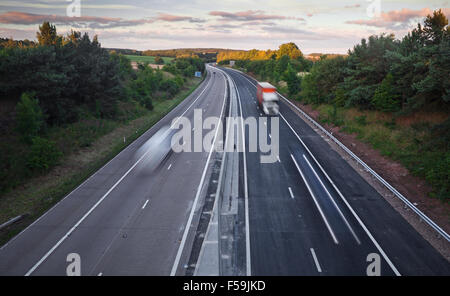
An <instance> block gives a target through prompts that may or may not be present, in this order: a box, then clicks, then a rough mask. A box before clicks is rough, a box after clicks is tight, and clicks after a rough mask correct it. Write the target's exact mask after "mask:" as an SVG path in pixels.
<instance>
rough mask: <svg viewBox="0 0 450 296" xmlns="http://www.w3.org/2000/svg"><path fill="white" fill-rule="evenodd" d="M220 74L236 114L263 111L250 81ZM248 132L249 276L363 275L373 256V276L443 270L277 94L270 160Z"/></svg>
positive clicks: (236, 74)
mask: <svg viewBox="0 0 450 296" xmlns="http://www.w3.org/2000/svg"><path fill="white" fill-rule="evenodd" d="M225 71H226V72H227V73H228V74H229V75H231V77H232V78H233V80H234V83H235V84H236V87H237V91H238V94H239V98H240V104H241V105H242V115H243V117H244V118H247V117H251V116H254V117H258V116H261V115H262V116H264V115H263V114H262V111H261V110H260V109H259V108H258V105H257V101H256V88H255V86H254V85H255V81H254V80H253V79H251V78H250V77H247V76H246V75H243V74H242V73H239V72H237V71H234V70H230V69H225ZM267 122H268V123H267V124H268V125H269V123H270V118H268V120H267ZM270 131H271V129H270V127H269V128H268V131H267V133H270ZM248 136H249V135H248V131H246V139H247V141H246V145H247V146H246V161H247V164H246V165H247V179H248V180H247V182H248V215H249V217H248V220H249V225H248V229H249V232H250V236H249V237H250V239H249V245H250V252H249V253H250V254H247V256H250V259H251V260H250V265H251V268H250V270H251V271H250V272H251V275H366V274H367V271H368V270H369V272H370V271H372V272H373V265H371V263H373V262H375V261H374V258H375V257H377V258H380V271H381V275H449V274H450V265H449V263H448V262H447V260H446V259H445V258H443V257H442V256H441V255H440V254H439V253H438V252H437V251H436V250H435V249H434V248H433V247H432V246H431V245H430V244H429V243H428V242H427V241H425V240H424V239H423V238H422V237H421V236H420V235H419V234H418V233H417V232H416V231H415V230H414V229H413V228H412V226H411V225H409V224H408V223H407V222H406V221H405V220H404V219H403V218H402V217H401V216H400V214H398V213H397V212H396V211H395V210H394V209H393V208H392V207H391V206H390V205H389V204H388V203H387V202H386V201H385V200H384V198H383V197H382V196H380V195H379V194H378V193H377V192H376V191H375V189H374V188H373V187H371V186H370V185H369V184H368V183H367V182H366V181H365V180H364V179H363V178H362V177H361V176H360V175H359V174H358V173H357V172H355V171H354V169H353V168H352V167H350V165H349V164H347V163H346V161H345V160H343V159H342V158H341V157H340V156H339V155H338V154H337V153H336V152H335V151H334V150H332V148H331V147H330V146H329V145H328V144H327V143H326V142H325V139H323V138H322V137H321V136H319V135H318V134H317V133H316V132H315V131H314V130H313V129H312V128H311V127H310V126H309V125H307V124H306V123H305V122H304V121H303V120H302V119H300V118H299V117H298V115H297V114H296V113H295V112H294V111H293V109H291V107H290V106H289V104H288V103H287V102H286V101H285V100H284V99H281V101H280V115H279V143H280V145H279V146H280V153H279V159H278V161H277V162H275V163H270V164H263V163H261V162H260V153H252V152H248V151H249V147H248ZM269 139H270V136H269ZM369 265H370V266H369Z"/></svg>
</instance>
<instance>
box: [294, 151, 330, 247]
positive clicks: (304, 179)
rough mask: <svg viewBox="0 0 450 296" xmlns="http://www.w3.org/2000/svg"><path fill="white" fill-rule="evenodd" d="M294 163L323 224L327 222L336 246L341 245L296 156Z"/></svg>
mask: <svg viewBox="0 0 450 296" xmlns="http://www.w3.org/2000/svg"><path fill="white" fill-rule="evenodd" d="M291 158H292V161H294V164H295V166H296V167H297V170H298V171H299V173H300V175H301V176H302V179H303V182H305V185H306V187H307V188H308V191H309V194H311V196H312V198H313V200H314V204H315V205H316V207H317V209H318V210H319V213H320V216H321V217H322V220H323V222H325V225H326V226H327V229H328V231H329V232H330V234H331V237H332V238H333V241H334V243H335V244H339V242H338V240H337V238H336V235H335V234H334V231H333V229H332V228H331V225H330V223H328V220H327V218H326V217H325V214H324V213H323V211H322V208H321V207H320V205H319V202H318V201H317V199H316V196H315V195H314V192H313V191H312V189H311V187H310V186H309V183H308V181H306V178H305V176H304V175H303V172H302V170H301V169H300V166H299V165H298V163H297V161H296V160H295V158H294V156H293V155H292V154H291Z"/></svg>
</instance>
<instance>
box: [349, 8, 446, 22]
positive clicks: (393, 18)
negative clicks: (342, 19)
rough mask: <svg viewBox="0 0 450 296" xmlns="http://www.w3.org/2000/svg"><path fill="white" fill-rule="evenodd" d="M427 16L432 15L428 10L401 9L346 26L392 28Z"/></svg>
mask: <svg viewBox="0 0 450 296" xmlns="http://www.w3.org/2000/svg"><path fill="white" fill-rule="evenodd" d="M442 12H443V13H444V14H445V15H447V16H448V15H449V14H450V9H449V8H443V9H442ZM429 14H433V11H432V10H431V9H429V8H423V9H420V10H412V9H408V8H403V9H401V10H392V11H389V12H382V13H381V14H380V16H379V17H377V18H373V19H369V20H353V21H347V22H346V23H347V24H356V25H366V26H372V27H392V26H393V25H395V24H398V23H403V24H406V25H407V24H408V22H409V21H410V20H412V19H416V18H420V17H426V16H427V15H429Z"/></svg>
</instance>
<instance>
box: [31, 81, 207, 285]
mask: <svg viewBox="0 0 450 296" xmlns="http://www.w3.org/2000/svg"><path fill="white" fill-rule="evenodd" d="M210 81H211V80H209V81H208V84H207V85H206V87H205V88H204V89H203V90H202V91H201V92H200V94H199V95H198V96H197V98H196V99H195V100H194V101H193V102H192V103H191V104H190V105H189V107H188V108H187V109H186V110H185V111H184V112H183V114H181V116H179V117H178V119H177V120H176V121H175V122H174V124H176V123H177V122H178V120H179V119H180V118H181V117H183V115H184V114H185V113H186V112H187V111H188V110H189V109H190V108H191V106H192V105H193V104H194V103H195V102H196V101H197V100H198V99H199V98H200V96H201V95H202V94H203V93H204V92H205V90H206V89H207V88H208V85H209V83H210ZM148 152H149V150H148V151H146V152H145V153H144V154H143V155H142V156H141V157H140V158H139V159H138V160H137V161H136V162H135V163H134V164H133V165H132V166H131V168H130V169H128V171H126V173H125V174H124V175H123V176H122V177H121V178H120V179H119V180H118V181H117V182H116V183H114V185H113V186H112V187H111V188H110V189H109V190H108V191H107V192H106V193H105V194H104V195H103V196H102V197H101V198H100V199H99V200H98V201H97V202H96V203H95V204H94V205H93V206H92V207H91V208H90V209H89V210H88V211H87V212H86V213H85V214H84V215H83V217H81V219H80V220H78V222H77V223H75V225H74V226H72V228H70V229H69V231H68V232H67V233H66V234H65V235H64V236H63V237H62V238H61V239H60V240H59V241H58V242H57V243H56V244H55V245H54V246H53V247H52V248H51V249H50V250H49V251H48V252H47V253H45V255H44V256H42V258H41V259H40V260H39V261H38V262H37V263H36V264H35V265H33V267H31V268H30V270H28V271H27V273H26V274H25V276H29V275H30V274H32V273H33V272H34V271H35V270H36V269H37V268H38V267H39V266H40V265H41V264H42V262H44V261H45V260H46V259H47V258H48V257H49V256H50V255H51V254H52V253H53V252H54V251H55V250H56V248H58V247H59V246H60V245H61V244H62V243H63V242H64V241H65V240H66V239H67V238H68V237H69V236H70V235H71V234H72V232H74V231H75V229H77V227H78V226H79V225H80V224H81V223H82V222H83V221H84V220H85V219H86V218H87V217H88V216H89V215H90V214H91V213H92V212H93V211H94V210H95V209H96V208H97V207H98V205H99V204H100V203H102V201H103V200H104V199H105V198H106V197H107V196H108V195H109V194H110V193H111V191H113V190H114V189H115V188H116V187H117V185H119V183H120V182H122V180H123V179H125V177H126V176H128V174H129V173H130V172H131V171H132V170H133V169H134V168H135V167H136V166H137V165H138V164H139V163H140V162H141V161H142V159H144V157H145V156H147V154H148Z"/></svg>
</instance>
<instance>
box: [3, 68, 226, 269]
mask: <svg viewBox="0 0 450 296" xmlns="http://www.w3.org/2000/svg"><path fill="white" fill-rule="evenodd" d="M225 86H226V85H225V80H224V77H223V75H222V74H217V75H212V73H211V72H210V71H208V74H207V77H206V78H205V80H204V82H203V83H202V84H201V85H200V86H199V87H198V88H197V89H196V90H195V91H194V92H193V93H192V94H191V95H190V96H189V97H188V98H186V99H185V100H184V101H183V102H182V103H181V104H179V105H178V106H177V107H176V108H174V109H173V110H172V111H171V112H170V113H169V114H168V115H167V116H166V117H164V118H163V119H162V120H161V121H159V122H158V123H157V124H156V125H154V126H153V127H152V128H151V129H150V130H148V131H147V132H146V133H145V134H143V135H142V136H141V137H140V138H138V139H137V140H136V141H135V142H133V143H132V144H130V145H129V146H128V147H127V148H126V149H125V150H123V151H122V152H121V153H120V154H119V155H118V156H116V157H115V158H114V159H112V160H111V161H110V162H109V163H107V164H106V165H105V166H104V167H103V168H101V169H100V170H99V171H98V172H96V173H95V174H94V175H93V176H91V177H90V178H89V179H88V180H87V181H86V182H84V183H83V184H82V185H81V186H79V187H78V188H77V189H75V190H74V191H73V192H72V193H70V194H69V195H68V196H67V197H65V198H64V199H63V200H62V201H60V202H59V203H58V204H57V205H56V206H55V207H54V208H52V209H51V210H50V211H48V212H47V213H46V214H45V215H44V216H43V217H41V218H40V219H39V220H37V222H35V223H34V224H32V225H31V226H30V227H28V228H27V229H26V230H25V231H23V232H22V233H21V234H19V235H18V236H16V237H15V238H14V239H12V240H11V241H10V242H9V243H8V244H7V245H5V246H3V247H2V248H1V249H0V274H1V275H65V274H66V268H67V266H68V265H69V263H68V262H67V255H68V254H70V253H77V254H79V256H80V263H81V264H80V265H81V275H169V274H170V273H171V272H172V268H173V266H174V262H175V260H176V259H177V255H178V253H179V250H183V249H184V248H180V246H181V245H182V244H183V247H184V245H188V244H189V238H188V236H187V235H185V233H186V234H187V233H188V231H185V229H186V225H187V222H188V220H195V217H193V215H191V213H193V212H194V211H191V209H192V208H193V205H194V204H200V202H201V201H199V200H200V196H201V194H200V193H201V192H200V191H201V190H202V184H203V183H204V179H206V177H207V174H206V172H207V171H208V168H209V165H210V161H209V160H210V158H211V157H210V154H211V153H209V151H204V152H191V153H188V152H186V153H183V152H181V153H175V152H173V153H171V154H169V156H168V157H166V158H165V159H164V161H163V162H162V163H161V164H160V165H159V167H158V168H157V170H156V171H155V172H150V173H148V172H146V171H145V170H139V169H138V167H139V164H138V165H136V162H137V160H136V153H137V151H138V150H139V148H140V147H141V146H143V144H144V143H146V141H147V140H148V139H150V138H151V137H152V136H153V135H154V134H155V133H156V132H157V131H158V130H159V129H161V128H162V127H164V126H169V125H170V124H171V122H172V120H173V119H174V118H175V117H177V116H184V117H186V118H188V119H190V120H191V122H193V121H192V119H193V114H194V109H202V110H203V115H204V116H205V117H206V116H216V117H219V116H220V115H221V112H222V111H223V109H224V98H225V96H224V94H225ZM192 126H193V125H192ZM151 153H152V151H149V153H148V154H147V155H145V156H144V157H143V158H142V160H141V161H142V162H143V161H144V160H145V158H147V157H149V158H151ZM139 159H140V158H139ZM139 159H138V160H139ZM198 191H199V192H198ZM187 229H189V228H187ZM183 238H184V239H183ZM186 249H188V248H186ZM181 253H182V252H180V255H179V256H178V258H179V259H177V261H180V260H182V259H183V256H182V255H183V254H181ZM187 253H188V251H187Z"/></svg>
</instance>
